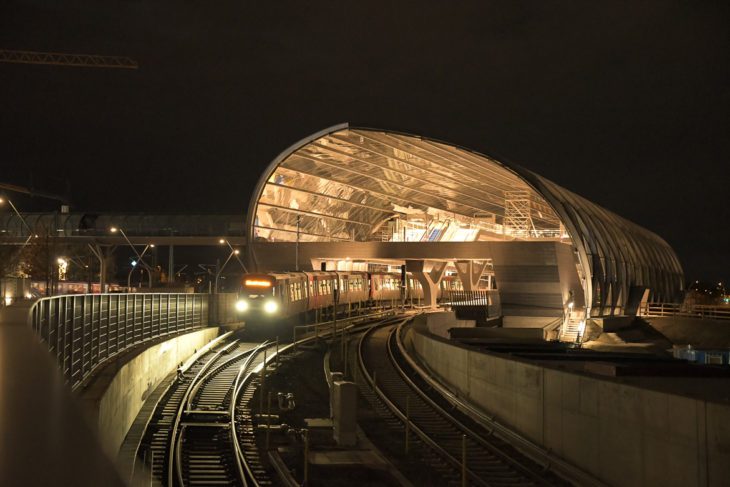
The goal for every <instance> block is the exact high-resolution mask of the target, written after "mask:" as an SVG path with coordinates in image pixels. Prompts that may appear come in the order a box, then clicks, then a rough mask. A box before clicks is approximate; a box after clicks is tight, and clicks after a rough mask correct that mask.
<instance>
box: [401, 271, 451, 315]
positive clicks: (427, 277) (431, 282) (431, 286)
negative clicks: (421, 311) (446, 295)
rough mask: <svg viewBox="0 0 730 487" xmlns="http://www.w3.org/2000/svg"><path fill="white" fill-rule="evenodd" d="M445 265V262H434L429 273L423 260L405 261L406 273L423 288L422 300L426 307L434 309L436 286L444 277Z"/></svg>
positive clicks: (436, 293) (436, 294)
mask: <svg viewBox="0 0 730 487" xmlns="http://www.w3.org/2000/svg"><path fill="white" fill-rule="evenodd" d="M447 264H448V263H447V262H434V263H433V265H432V266H431V269H430V271H426V261H425V260H406V271H407V272H410V273H411V274H412V275H413V277H415V278H416V280H417V281H418V282H419V283H420V284H421V287H422V288H423V300H424V303H425V304H426V306H430V307H431V308H435V307H436V297H437V296H438V285H439V283H440V282H441V279H442V278H443V277H444V272H446V265H447Z"/></svg>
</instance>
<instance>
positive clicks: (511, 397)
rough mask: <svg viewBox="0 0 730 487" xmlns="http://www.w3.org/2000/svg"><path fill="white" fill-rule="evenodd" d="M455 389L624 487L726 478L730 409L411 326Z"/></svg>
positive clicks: (426, 355) (419, 347)
mask: <svg viewBox="0 0 730 487" xmlns="http://www.w3.org/2000/svg"><path fill="white" fill-rule="evenodd" d="M411 336H412V343H413V345H414V348H415V351H416V352H417V354H418V355H419V356H420V357H421V359H422V360H423V361H424V362H426V363H428V365H429V367H430V369H431V370H432V371H433V372H435V373H436V374H437V375H438V376H439V378H440V379H441V380H442V381H443V382H444V383H445V384H446V385H447V386H449V387H450V388H451V389H452V390H453V391H454V392H455V393H457V394H458V395H460V396H461V397H463V398H465V399H468V400H469V401H470V402H471V403H473V404H474V405H475V406H476V407H478V408H480V409H482V410H484V411H485V412H486V413H488V414H490V415H494V416H495V417H496V419H497V420H498V421H500V422H502V423H503V424H506V425H509V426H510V427H511V428H512V429H514V430H516V431H518V432H519V433H521V434H522V435H524V436H525V437H527V438H529V439H530V440H532V441H533V442H535V443H537V444H538V445H541V446H543V447H544V448H546V449H549V450H551V451H552V452H554V453H555V454H556V455H558V456H560V457H562V458H564V459H565V460H567V461H568V462H570V463H573V464H574V465H576V466H578V467H579V468H581V469H582V470H584V471H586V472H589V473H590V474H591V475H593V476H595V477H596V478H598V479H600V480H601V481H603V482H606V483H607V484H609V485H616V486H619V485H620V486H639V485H662V486H664V485H681V486H693V485H698V486H700V485H713V486H714V485H717V486H719V485H727V482H728V479H729V478H730V406H728V404H723V403H711V402H708V401H704V400H701V399H696V398H691V397H683V396H680V395H677V394H669V393H666V392H658V391H653V390H649V389H644V388H640V387H636V386H633V385H629V384H624V383H620V382H618V381H613V380H606V379H601V378H597V377H591V376H587V375H581V374H576V373H569V372H564V371H561V370H555V369H547V368H543V367H540V366H537V365H534V364H531V363H526V362H521V361H517V360H511V359H507V358H502V357H498V356H496V355H488V354H484V353H479V352H476V351H470V350H467V349H465V348H462V347H459V346H456V345H453V344H450V343H447V342H446V341H444V340H440V339H438V338H436V337H432V336H428V335H427V334H426V333H424V332H423V330H422V331H420V332H416V333H412V334H411Z"/></svg>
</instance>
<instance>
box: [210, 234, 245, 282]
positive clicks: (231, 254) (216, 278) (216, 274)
mask: <svg viewBox="0 0 730 487" xmlns="http://www.w3.org/2000/svg"><path fill="white" fill-rule="evenodd" d="M220 242H221V243H227V242H228V241H227V240H225V242H224V240H223V239H221V240H220ZM228 245H229V247H230V245H231V244H228ZM240 253H241V252H240V251H239V250H238V249H234V248H233V247H231V253H230V254H228V258H227V259H226V261H225V262H224V263H223V265H222V266H221V268H220V269H218V271H217V272H216V273H215V288H214V289H215V290H214V292H215V294H218V278H220V276H221V273H222V272H223V269H225V268H226V264H228V262H229V261H230V260H231V257H233V256H234V255H235V256H238V254H240ZM239 262H240V261H239ZM241 265H243V264H241ZM244 270H245V268H244Z"/></svg>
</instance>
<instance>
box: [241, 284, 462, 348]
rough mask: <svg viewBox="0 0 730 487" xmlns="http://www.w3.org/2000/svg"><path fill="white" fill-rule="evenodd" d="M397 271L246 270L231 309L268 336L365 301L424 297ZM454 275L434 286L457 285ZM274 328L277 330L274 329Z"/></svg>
mask: <svg viewBox="0 0 730 487" xmlns="http://www.w3.org/2000/svg"><path fill="white" fill-rule="evenodd" d="M401 279H402V277H401V274H400V273H397V272H373V273H368V272H357V271H353V272H339V271H307V272H288V273H286V272H278V273H277V272H270V273H257V274H246V275H245V276H244V277H243V280H242V282H241V291H240V293H239V299H238V300H237V302H236V309H237V310H238V312H239V313H240V314H241V317H242V318H243V319H244V320H245V321H246V327H247V328H248V329H252V330H259V331H264V332H265V333H267V334H268V335H269V336H275V334H277V335H281V336H285V335H288V332H290V331H291V327H292V326H294V325H296V324H301V323H308V322H312V321H314V320H315V319H320V320H322V319H327V318H331V317H333V316H334V314H335V313H337V314H338V315H349V314H351V313H352V312H353V311H358V310H360V309H362V308H364V307H366V306H378V307H379V306H397V305H400V303H401V302H402V300H403V299H405V300H410V302H411V303H413V302H418V301H420V300H421V299H423V294H424V293H423V288H422V287H421V285H420V283H419V282H418V281H417V280H416V279H415V278H414V277H413V276H412V275H410V274H408V275H406V282H405V289H403V284H404V283H403V282H402V280H401ZM455 279H456V278H450V279H446V280H445V281H444V282H442V283H441V285H440V286H439V288H438V289H437V292H438V296H439V297H440V296H441V295H442V293H443V291H444V290H445V289H453V288H458V287H459V286H460V285H461V283H460V282H457V281H455ZM275 328H276V329H275Z"/></svg>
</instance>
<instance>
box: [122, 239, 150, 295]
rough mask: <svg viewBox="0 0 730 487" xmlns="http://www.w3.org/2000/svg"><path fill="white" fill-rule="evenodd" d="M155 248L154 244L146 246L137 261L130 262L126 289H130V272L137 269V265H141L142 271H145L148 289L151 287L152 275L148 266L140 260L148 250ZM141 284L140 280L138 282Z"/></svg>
mask: <svg viewBox="0 0 730 487" xmlns="http://www.w3.org/2000/svg"><path fill="white" fill-rule="evenodd" d="M153 248H155V244H147V245H145V247H144V250H143V251H142V253H141V254H139V260H135V261H132V268H131V269H130V270H129V274H127V288H130V287H132V272H134V270H135V269H136V268H137V264H141V265H142V267H143V268H144V270H146V271H147V279H148V282H149V287H152V273H151V272H150V266H148V265H147V264H146V263H145V262H144V261H143V260H142V258H143V257H144V254H145V253H146V252H147V250H148V249H153ZM140 283H141V280H140Z"/></svg>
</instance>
